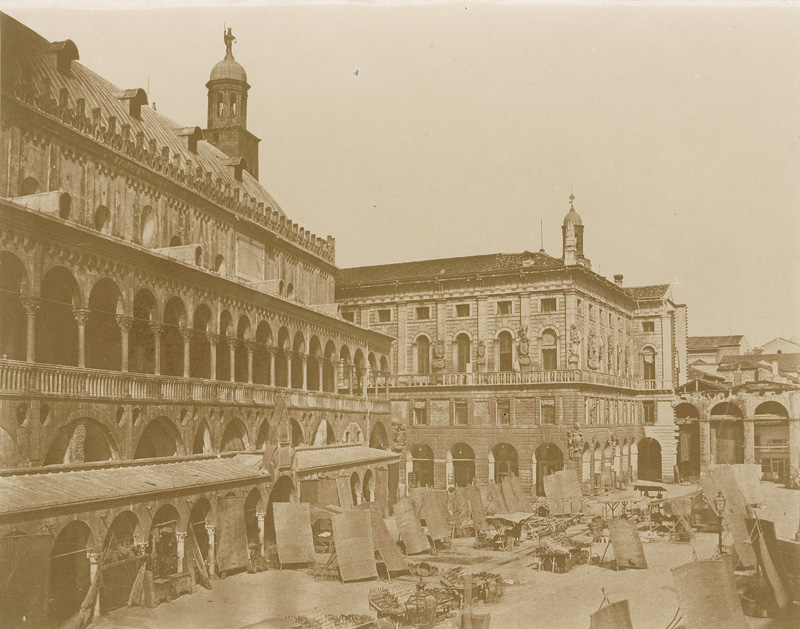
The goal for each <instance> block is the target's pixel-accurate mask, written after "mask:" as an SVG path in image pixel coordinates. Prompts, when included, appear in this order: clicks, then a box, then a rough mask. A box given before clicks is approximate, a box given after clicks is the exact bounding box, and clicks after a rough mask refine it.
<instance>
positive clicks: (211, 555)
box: [206, 524, 217, 578]
mask: <svg viewBox="0 0 800 629" xmlns="http://www.w3.org/2000/svg"><path fill="white" fill-rule="evenodd" d="M206 532H207V533H208V574H209V576H210V577H212V578H213V577H214V575H215V574H216V572H217V562H216V544H215V539H214V538H215V535H216V533H217V527H216V526H211V525H210V524H206Z"/></svg>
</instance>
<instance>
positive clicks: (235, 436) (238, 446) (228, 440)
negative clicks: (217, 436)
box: [219, 418, 250, 452]
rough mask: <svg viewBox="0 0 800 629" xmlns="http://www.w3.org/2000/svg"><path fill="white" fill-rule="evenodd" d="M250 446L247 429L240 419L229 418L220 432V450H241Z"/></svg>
mask: <svg viewBox="0 0 800 629" xmlns="http://www.w3.org/2000/svg"><path fill="white" fill-rule="evenodd" d="M249 448H250V440H249V438H248V436H247V430H246V429H245V427H244V424H242V422H241V420H238V419H235V418H234V419H231V420H230V421H229V422H228V424H227V425H226V426H225V430H224V431H223V432H222V440H221V442H220V447H219V450H220V452H243V451H245V450H248V449H249Z"/></svg>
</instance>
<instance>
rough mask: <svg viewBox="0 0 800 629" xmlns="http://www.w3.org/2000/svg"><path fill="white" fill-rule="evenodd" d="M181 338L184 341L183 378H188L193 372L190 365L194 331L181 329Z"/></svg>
mask: <svg viewBox="0 0 800 629" xmlns="http://www.w3.org/2000/svg"><path fill="white" fill-rule="evenodd" d="M180 333H181V338H182V339H183V377H184V378H188V377H189V374H190V373H191V371H190V370H189V364H190V359H191V349H192V329H191V328H180Z"/></svg>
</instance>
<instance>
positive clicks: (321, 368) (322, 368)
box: [316, 356, 325, 391]
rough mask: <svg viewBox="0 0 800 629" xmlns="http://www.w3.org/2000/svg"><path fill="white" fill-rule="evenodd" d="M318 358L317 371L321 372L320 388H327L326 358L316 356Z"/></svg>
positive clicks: (322, 389)
mask: <svg viewBox="0 0 800 629" xmlns="http://www.w3.org/2000/svg"><path fill="white" fill-rule="evenodd" d="M316 360H317V371H318V372H319V380H318V382H319V390H320V391H324V390H325V360H324V359H323V358H320V357H319V356H317V357H316Z"/></svg>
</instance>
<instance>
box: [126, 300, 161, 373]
mask: <svg viewBox="0 0 800 629" xmlns="http://www.w3.org/2000/svg"><path fill="white" fill-rule="evenodd" d="M155 312H156V300H155V297H153V294H152V293H151V292H150V291H149V290H147V289H142V290H140V291H138V292H137V293H136V295H135V296H134V298H133V323H132V325H131V329H130V332H129V333H128V369H129V370H130V371H133V372H135V373H154V372H155V364H156V345H155V335H154V334H153V326H152V324H153V318H154V316H155Z"/></svg>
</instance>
